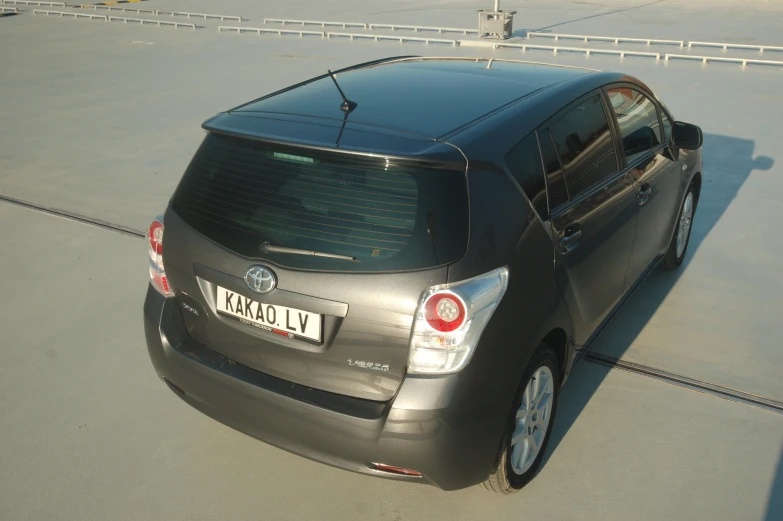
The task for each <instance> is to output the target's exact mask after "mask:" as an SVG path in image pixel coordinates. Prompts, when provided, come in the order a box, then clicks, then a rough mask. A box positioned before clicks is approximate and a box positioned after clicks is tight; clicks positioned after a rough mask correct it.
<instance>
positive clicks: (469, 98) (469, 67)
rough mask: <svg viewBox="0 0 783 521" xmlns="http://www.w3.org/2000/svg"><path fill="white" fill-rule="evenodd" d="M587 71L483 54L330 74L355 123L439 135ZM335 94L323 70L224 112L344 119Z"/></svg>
mask: <svg viewBox="0 0 783 521" xmlns="http://www.w3.org/2000/svg"><path fill="white" fill-rule="evenodd" d="M594 72H596V71H593V70H592V69H584V68H578V67H566V66H559V65H551V64H542V63H536V62H523V61H516V60H499V59H483V58H479V59H476V58H423V57H405V58H398V59H389V60H383V61H380V62H371V63H369V64H362V65H358V66H355V67H349V68H347V69H343V70H341V71H337V73H336V79H337V82H338V83H339V85H340V87H341V88H342V90H343V92H345V95H346V97H347V98H348V99H350V100H351V101H354V102H356V104H357V106H356V108H355V109H354V110H353V111H352V112H351V113H350V114H348V116H347V118H346V119H347V121H348V122H350V123H354V124H361V125H371V126H374V127H381V128H386V129H393V130H397V131H403V132H409V133H413V134H418V135H421V136H427V137H430V138H439V137H441V136H444V135H447V134H452V135H453V134H454V133H455V131H457V130H458V129H461V128H463V127H466V126H469V125H470V124H471V123H472V122H474V121H476V120H479V119H481V118H482V117H484V116H486V115H487V114H489V113H492V112H494V111H497V110H498V109H501V108H503V107H504V106H506V105H508V104H509V103H512V102H514V101H516V100H519V99H520V98H525V97H528V96H531V95H533V94H534V93H537V92H539V91H542V90H544V89H546V88H547V87H551V86H552V85H556V84H559V83H563V82H566V81H568V80H571V79H573V78H576V77H579V76H584V75H588V74H591V73H594ZM342 101H343V100H342V97H341V95H340V92H339V91H338V90H337V88H336V87H335V85H334V83H333V82H332V79H331V78H330V77H329V75H328V74H325V75H323V76H319V77H317V78H314V79H312V80H309V81H306V82H304V83H300V84H298V85H294V86H293V87H289V88H288V89H284V90H282V91H279V92H276V93H274V94H270V95H268V96H265V97H263V98H260V99H258V100H255V101H252V102H250V103H247V104H245V105H242V106H240V107H237V108H235V109H232V110H231V111H229V113H231V114H236V115H250V113H256V114H259V115H260V114H261V113H265V114H279V115H295V116H308V117H312V118H325V119H331V120H343V119H344V117H345V113H344V112H343V111H342V110H341V109H340V105H341V104H342Z"/></svg>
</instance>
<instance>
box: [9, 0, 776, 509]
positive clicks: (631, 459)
mask: <svg viewBox="0 0 783 521" xmlns="http://www.w3.org/2000/svg"><path fill="white" fill-rule="evenodd" d="M9 5H10V4H9ZM128 5H131V6H142V7H144V8H161V9H179V10H187V11H194V12H210V13H218V14H228V15H241V16H244V17H246V18H247V19H248V20H247V21H246V22H244V24H245V25H249V26H260V25H261V24H262V23H263V20H262V18H263V17H265V16H266V17H288V18H297V19H325V20H341V21H342V20H344V21H378V22H397V23H411V24H422V25H447V26H456V27H472V26H473V25H474V24H475V19H474V18H475V13H474V10H475V9H477V8H480V7H487V6H485V5H483V4H482V5H474V3H473V2H467V1H451V2H445V1H440V2H427V3H424V4H422V3H421V2H416V3H414V2H412V1H409V0H403V1H398V2H394V3H391V2H380V1H362V2H359V1H358V0H341V1H340V2H334V1H332V2H313V1H312V0H301V1H296V2H286V3H255V2H249V1H248V0H225V1H223V2H220V3H216V2H210V1H208V0H190V1H188V2H184V1H183V0H151V1H149V2H144V3H143V4H128ZM17 7H19V8H20V9H22V10H27V8H26V7H25V6H21V5H19V6H17ZM503 7H504V8H508V9H512V8H513V9H517V10H518V11H519V13H520V14H519V15H518V18H517V20H518V21H517V24H516V26H517V27H518V28H520V29H543V30H550V31H556V32H563V33H573V34H595V35H612V36H640V37H652V38H676V39H685V40H696V39H703V40H713V41H727V42H737V43H759V44H767V45H783V40H781V39H780V38H781V37H780V34H779V31H778V30H776V29H777V28H779V27H780V26H781V24H783V4H781V3H780V2H773V1H769V2H764V1H763V0H752V1H739V0H736V1H730V0H719V1H716V2H712V1H711V2H707V1H706V0H694V1H690V2H688V6H687V8H684V7H679V6H678V5H677V3H676V2H643V1H638V2H632V1H625V0H611V1H609V0H607V1H605V2H603V3H602V4H589V3H586V2H565V1H547V2H544V1H530V2H522V1H520V2H517V3H515V4H511V3H509V2H504V3H503ZM50 9H54V10H58V9H61V8H56V7H53V8H50ZM31 11H32V8H30V9H29V11H28V12H26V13H25V14H23V15H22V16H15V17H7V18H0V48H2V49H3V52H2V53H0V71H2V72H0V99H2V100H3V103H2V104H0V122H2V125H0V193H2V194H3V195H7V196H12V197H15V198H20V199H25V200H28V201H31V202H34V203H38V204H43V205H47V206H51V207H55V208H59V209H63V210H68V211H72V212H77V213H80V214H83V215H88V216H91V217H95V218H98V219H102V220H105V221H110V222H113V223H116V224H120V225H123V226H127V227H131V228H135V229H144V228H145V227H146V225H147V223H148V221H149V219H150V218H151V217H152V216H154V215H156V214H158V213H159V212H160V211H161V210H162V209H163V208H164V207H165V204H166V202H167V200H168V197H169V195H170V193H171V191H172V189H173V187H174V186H175V185H176V183H177V181H178V179H179V177H180V175H181V173H182V170H183V169H184V167H185V166H186V164H187V162H188V160H189V159H190V157H191V155H192V153H193V151H194V150H195V147H196V146H197V145H198V143H199V141H200V139H201V138H202V136H203V131H201V130H200V128H199V125H200V123H201V122H202V121H203V120H204V119H206V118H207V117H209V116H210V115H212V114H214V113H215V112H218V111H220V110H224V109H226V108H228V107H231V106H233V105H236V104H239V103H241V102H243V101H246V100H248V99H251V98H254V97H258V96H259V95H261V94H264V93H267V92H270V91H273V90H275V89H277V88H280V87H283V86H285V85H288V84H290V83H293V82H295V81H299V80H302V79H305V78H307V77H310V76H313V75H315V74H319V73H321V72H323V69H324V68H326V67H329V68H333V69H334V68H339V67H341V66H346V65H350V64H352V63H356V62H359V61H365V60H370V59H374V58H379V57H383V56H388V55H396V54H413V53H418V54H428V55H438V54H439V55H469V56H475V55H487V54H491V55H493V56H496V57H510V58H521V59H532V60H540V61H549V62H555V63H562V64H571V65H581V66H590V67H595V68H601V69H621V70H623V71H626V72H628V73H629V74H632V75H636V76H638V77H640V78H642V79H643V80H645V81H646V82H647V83H648V84H649V85H650V86H651V87H652V88H653V89H654V90H655V91H656V92H658V93H659V95H660V96H661V97H662V98H663V99H664V100H666V102H667V104H668V105H669V107H670V108H671V109H672V111H673V112H674V114H675V115H676V116H677V117H678V119H682V120H685V121H691V122H694V123H697V124H700V125H701V126H702V127H703V129H704V131H705V135H706V137H705V147H704V156H705V172H704V175H705V184H704V188H703V195H702V201H701V203H700V206H699V209H698V213H697V216H696V219H695V222H694V230H693V238H692V241H691V245H690V250H689V255H688V258H687V261H686V264H685V265H684V266H683V269H681V270H680V271H678V272H676V273H663V272H655V273H653V274H652V275H651V277H649V278H648V280H647V281H645V282H644V283H643V284H642V286H640V287H639V289H638V290H637V291H636V292H635V293H634V295H632V297H631V298H630V299H629V301H628V302H627V303H626V305H625V306H624V307H623V308H622V309H621V310H620V312H619V313H618V314H617V315H616V316H615V318H614V319H613V320H612V322H611V323H610V324H609V325H608V326H607V328H606V329H605V330H604V331H603V332H602V333H601V335H600V336H599V337H598V338H597V339H596V341H595V342H594V344H593V346H592V348H593V350H594V351H595V352H598V353H603V354H607V355H610V356H613V357H616V358H621V359H623V360H627V361H632V362H636V363H642V364H646V365H649V366H652V367H655V368H658V369H662V370H666V371H669V372H673V373H677V374H681V375H684V376H688V377H690V378H696V379H700V380H703V381H706V382H709V383H712V384H716V385H722V386H727V387H732V388H735V389H739V390H742V391H745V392H748V393H753V394H757V395H760V396H762V397H766V398H769V399H774V400H778V401H783V381H782V380H781V378H780V376H779V374H780V369H781V368H783V349H781V342H780V340H779V333H778V325H779V322H780V319H779V317H780V309H781V297H780V295H781V290H782V289H783V276H782V275H781V270H780V268H779V264H780V258H781V254H782V253H783V248H781V246H780V241H777V240H776V238H777V235H778V230H777V229H778V227H779V226H778V223H779V222H781V221H783V205H781V199H783V196H781V195H780V194H781V193H783V181H782V180H781V179H782V178H781V175H780V174H783V166H782V165H783V163H782V162H781V161H783V159H781V156H780V154H779V143H780V142H781V140H783V127H782V126H781V123H780V122H781V117H782V116H783V104H782V103H781V101H780V88H779V86H780V85H781V78H783V70H781V69H780V68H779V67H752V66H751V67H750V68H748V69H745V70H742V69H739V68H737V67H736V66H734V65H718V64H716V65H709V66H707V67H703V66H701V65H699V64H695V63H687V62H670V63H668V64H667V63H663V62H655V61H654V60H651V59H645V58H626V59H625V60H620V59H619V58H615V57H606V56H591V57H590V58H585V57H582V56H580V55H574V54H559V55H557V56H552V55H551V54H548V53H545V52H534V51H530V52H528V53H526V54H522V53H521V52H518V51H510V50H498V51H490V50H486V51H485V50H481V49H475V48H473V49H466V48H452V47H438V46H429V47H427V46H423V45H417V44H404V45H400V44H395V43H377V44H376V43H369V42H362V43H359V42H347V41H328V42H322V41H321V40H320V39H309V38H305V39H301V40H300V39H299V38H296V37H294V38H278V37H274V36H261V37H258V36H255V35H245V34H243V35H236V34H227V33H222V34H219V33H218V32H217V25H218V24H219V22H218V21H214V20H211V21H208V22H204V21H200V22H197V23H199V24H200V25H203V26H204V27H205V28H203V29H199V30H196V31H191V30H182V29H178V30H174V29H167V28H157V27H148V26H145V27H139V26H133V25H123V24H117V23H112V24H108V23H105V22H97V21H96V22H91V21H81V20H63V19H59V18H51V17H49V18H47V17H43V16H38V15H35V16H34V15H33V14H32V12H31ZM127 16H131V17H132V16H140V17H147V18H153V17H151V16H148V15H135V14H133V13H127ZM542 43H543V42H542ZM548 43H550V44H551V43H552V42H548ZM563 45H570V44H567V43H563ZM623 48H626V47H625V46H624V47H623ZM627 48H629V49H631V48H634V47H627ZM657 50H658V49H657V48H656V51H657ZM704 53H705V54H707V53H710V54H712V55H720V54H721V52H720V51H709V50H705V51H704ZM730 55H732V56H733V55H735V54H730ZM736 55H742V54H736ZM767 55H769V56H767ZM764 57H765V58H766V59H783V53H778V54H777V55H776V56H775V55H772V53H765V56H764ZM0 223H2V227H0V241H2V242H1V243H2V244H3V248H2V249H0V266H1V267H2V269H0V288H2V289H3V293H4V295H5V296H6V298H5V299H4V303H3V304H2V305H0V330H2V336H1V337H0V338H2V343H1V344H0V432H2V439H3V441H4V443H2V444H0V519H2V520H6V519H8V520H22V519H30V520H39V519H63V520H71V519H80V520H82V519H83V520H89V519H101V520H105V519H163V518H166V519H183V520H184V519H187V520H197V519H205V520H208V519H216V518H222V519H250V518H254V519H255V518H262V519H367V518H372V517H375V518H379V519H392V520H402V519H418V518H425V517H427V518H434V519H441V518H451V519H476V518H485V517H486V518H496V519H518V518H520V517H522V516H531V518H537V519H553V520H561V519H585V520H614V519H617V520H627V519H644V520H647V519H649V520H661V519H712V520H724V519H725V520H736V519H743V520H764V521H780V520H783V460H782V459H781V457H782V454H781V451H782V450H783V415H777V414H774V413H771V412H768V411H765V410H760V409H754V408H750V407H747V406H744V405H740V404H737V403H733V402H729V401H725V400H721V399H718V398H715V397H713V396H709V395H704V394H699V393H695V392H693V391H688V390H685V389H682V388H678V387H674V386H671V385H668V384H665V383H662V382H660V381H654V380H650V379H647V378H644V377H641V376H638V375H635V374H630V373H625V372H622V371H618V370H608V369H606V368H604V367H601V366H597V365H594V364H590V363H586V362H583V363H581V364H580V365H579V366H578V367H577V369H576V370H575V373H574V375H573V376H572V378H571V380H570V381H569V383H568V384H567V386H566V388H565V389H564V394H563V398H562V400H561V410H560V412H559V418H558V423H557V425H556V430H555V432H554V439H553V443H552V444H551V446H550V452H549V454H548V456H547V458H548V459H547V462H546V464H545V466H544V468H543V470H542V471H541V473H540V474H539V476H538V477H537V478H536V480H535V481H534V482H533V483H532V484H531V485H530V486H529V487H528V488H526V489H525V490H524V491H523V492H521V493H520V494H518V495H516V496H512V497H507V498H499V497H495V496H492V495H490V494H489V493H487V492H485V491H483V490H481V489H478V488H474V489H468V490H464V491H459V492H455V493H448V494H447V493H444V492H441V491H438V490H436V489H433V488H429V487H421V486H414V485H407V484H401V483H396V482H389V481H384V480H373V479H369V478H366V477H363V476H358V475H354V474H350V473H348V472H344V471H340V470H336V469H332V468H329V467H325V466H323V465H319V464H316V463H313V462H310V461H307V460H304V459H302V458H298V457H296V456H292V455H289V454H287V453H285V452H283V451H280V450H278V449H274V448H271V447H269V446H266V445H264V444H261V443H259V442H256V441H254V440H252V439H250V438H248V437H246V436H244V435H241V434H238V433H236V432H234V431H232V430H230V429H228V428H226V427H224V426H222V425H219V424H217V423H215V422H213V421H212V420H210V419H208V418H206V417H204V416H202V415H200V414H199V413H197V412H195V411H193V410H191V409H190V408H189V407H187V406H185V405H184V404H183V403H181V402H180V401H179V400H178V398H177V397H176V396H174V395H173V394H172V393H171V392H170V391H169V390H168V389H166V387H165V386H163V385H162V384H161V383H160V382H159V381H158V380H157V378H156V377H155V375H154V372H153V371H152V368H151V366H150V364H149V361H148V359H147V354H146V349H145V347H144V339H143V333H142V328H141V302H142V300H143V295H144V291H145V289H146V278H147V274H146V269H147V261H146V251H145V249H146V248H145V245H144V243H143V241H141V240H139V239H135V238H133V237H130V236H127V235H120V234H117V233H113V232H109V231H106V230H102V229H97V228H94V227H90V226H87V225H84V224H80V223H75V222H72V221H67V220H63V219H59V218H56V217H52V216H50V215H45V214H41V213H39V212H35V211H33V210H29V209H25V208H20V207H18V206H14V205H11V204H9V203H2V202H0Z"/></svg>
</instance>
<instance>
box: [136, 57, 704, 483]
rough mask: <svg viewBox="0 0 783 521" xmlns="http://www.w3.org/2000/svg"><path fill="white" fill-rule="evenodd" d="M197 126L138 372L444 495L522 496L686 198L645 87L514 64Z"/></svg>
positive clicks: (155, 247)
mask: <svg viewBox="0 0 783 521" xmlns="http://www.w3.org/2000/svg"><path fill="white" fill-rule="evenodd" d="M203 127H204V129H205V130H206V137H205V139H204V141H203V143H202V145H201V147H200V148H199V149H198V151H197V152H196V154H195V157H194V158H193V160H192V162H191V163H190V165H189V166H188V168H187V170H186V172H185V174H184V176H183V178H182V180H181V182H180V183H179V186H178V187H177V189H176V191H175V193H174V195H173V196H172V198H171V201H170V204H169V206H168V208H167V209H166V212H165V214H164V215H162V216H160V217H158V218H156V219H155V220H153V221H152V224H151V225H150V227H149V230H148V242H149V255H150V279H151V282H150V286H149V289H148V291H147V296H146V300H145V303H144V328H145V332H146V340H147V347H148V349H149V354H150V358H151V359H152V364H153V366H154V368H155V370H156V371H157V373H158V374H159V375H160V377H161V378H162V379H163V381H164V382H165V383H166V384H167V385H168V386H169V387H170V388H171V389H172V390H173V391H174V392H175V393H176V394H177V395H179V396H180V397H181V398H182V399H183V400H184V401H186V402H187V403H189V404H190V405H192V406H193V407H195V408H196V409H198V410H200V411H202V412H204V413H205V414H207V415H209V416H211V417H213V418H215V419H216V420H218V421H220V422H223V423H225V424H226V425H229V426H231V427H233V428H235V429H238V430H240V431H242V432H245V433H247V434H249V435H250V436H253V437H255V438H258V439H260V440H263V441H265V442H267V443H269V444H272V445H275V446H277V447H281V448H283V449H285V450H288V451H291V452H293V453H296V454H299V455H302V456H305V457H308V458H311V459H314V460H317V461H320V462H323V463H327V464H329V465H333V466H336V467H340V468H343V469H348V470H352V471H356V472H361V473H364V474H368V475H372V476H382V477H386V478H392V479H397V480H405V481H410V482H421V483H429V484H434V485H437V486H439V487H441V488H443V489H445V490H452V489H458V488H462V487H467V486H470V485H474V484H478V483H482V482H484V483H485V484H486V486H487V487H488V488H489V489H491V490H494V491H498V492H503V493H509V492H513V491H515V490H518V489H520V488H521V487H523V486H524V485H525V484H526V483H527V482H528V481H529V480H530V479H531V478H532V477H533V475H534V474H535V472H536V471H537V469H538V467H539V466H540V464H541V460H542V457H543V454H544V451H545V449H546V445H547V440H548V438H549V436H550V435H551V432H552V428H553V421H554V419H555V413H556V410H557V403H558V394H559V390H560V387H561V385H562V383H563V382H564V381H565V379H566V377H567V376H568V373H569V371H570V370H571V367H572V365H573V362H574V360H575V358H576V357H577V356H578V354H579V352H580V350H582V349H583V348H584V346H587V345H589V343H590V341H591V338H592V337H593V336H594V335H595V334H596V333H597V332H598V331H599V330H600V328H601V327H602V325H603V324H604V322H605V321H606V320H608V317H610V316H611V314H612V312H613V311H614V310H615V309H616V308H617V307H618V306H619V305H621V303H622V302H623V299H624V297H625V296H626V295H627V294H628V293H629V292H630V291H631V290H632V289H633V288H634V286H635V285H636V284H637V283H639V282H640V281H641V280H642V279H643V278H644V276H645V274H646V273H648V272H649V271H650V270H651V269H653V268H655V267H656V266H659V265H662V267H663V268H665V269H675V268H677V267H678V266H679V265H680V263H681V262H682V261H683V257H684V256H685V253H686V249H687V245H688V238H689V236H690V230H691V221H692V219H693V217H694V212H695V210H696V205H697V202H698V200H699V193H700V189H701V183H702V174H701V172H702V160H701V152H700V150H699V148H700V146H701V144H702V133H701V130H700V129H699V127H696V126H694V125H690V124H688V123H682V122H678V121H677V120H676V119H675V118H674V117H673V115H672V114H671V113H670V112H669V110H668V109H667V108H666V106H665V105H664V104H663V103H662V102H661V101H660V100H659V99H658V98H657V97H656V96H655V94H654V93H653V92H652V91H651V90H650V89H649V88H647V87H646V86H645V84H644V83H642V82H640V81H639V80H637V79H635V78H632V77H630V76H626V75H623V74H619V73H612V72H598V71H593V70H588V69H582V68H573V67H562V66H555V65H545V64H537V63H529V62H521V61H512V60H499V59H490V60H485V59H473V58H470V59H467V58H464V59H463V58H456V59H455V58H421V57H397V58H390V59H386V60H380V61H375V62H371V63H364V64H360V65H356V66H353V67H349V68H346V69H342V70H339V71H335V72H334V73H332V72H327V73H326V74H324V75H322V76H319V77H317V78H313V79H311V80H308V81H305V82H303V83H300V84H298V85H294V86H292V87H289V88H287V89H284V90H281V91H279V92H275V93H273V94H270V95H268V96H264V97H262V98H259V99H257V100H254V101H252V102H249V103H247V104H245V105H242V106H239V107H236V108H234V109H231V110H228V111H226V112H224V113H221V114H218V115H217V116H215V117H213V118H211V119H209V120H208V121H206V122H205V123H204V125H203Z"/></svg>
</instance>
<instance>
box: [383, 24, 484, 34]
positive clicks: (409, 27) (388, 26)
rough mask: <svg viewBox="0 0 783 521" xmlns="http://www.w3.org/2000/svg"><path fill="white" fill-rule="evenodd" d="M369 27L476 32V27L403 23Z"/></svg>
mask: <svg viewBox="0 0 783 521" xmlns="http://www.w3.org/2000/svg"><path fill="white" fill-rule="evenodd" d="M368 26H369V29H391V30H392V31H396V30H397V29H403V30H409V31H416V32H419V31H437V32H439V33H462V34H478V29H465V28H462V27H436V26H430V25H403V24H368Z"/></svg>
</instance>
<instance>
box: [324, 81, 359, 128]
mask: <svg viewBox="0 0 783 521" xmlns="http://www.w3.org/2000/svg"><path fill="white" fill-rule="evenodd" d="M326 70H327V72H328V73H329V77H330V78H332V81H333V82H334V86H335V87H337V90H338V91H340V96H342V97H343V103H342V105H340V110H342V111H343V112H345V114H346V116H347V115H348V114H350V113H351V111H352V110H353V109H355V108H356V102H355V101H351V100H349V99H348V98H346V97H345V93H344V92H343V89H341V88H340V85H338V84H337V79H336V78H335V76H334V73H333V72H332V71H330V70H329V69H326Z"/></svg>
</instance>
